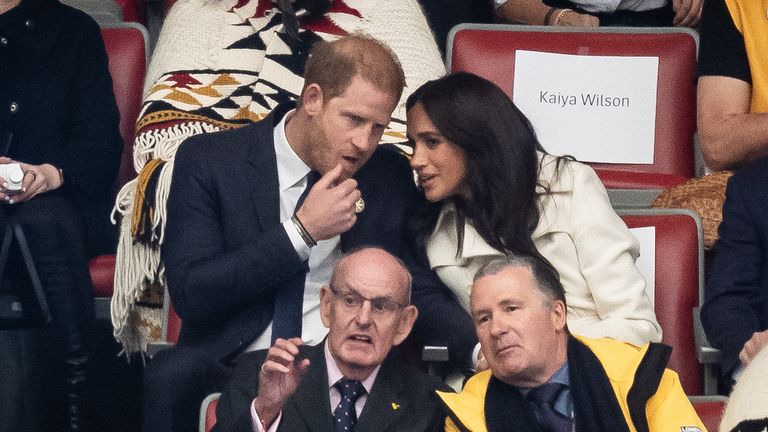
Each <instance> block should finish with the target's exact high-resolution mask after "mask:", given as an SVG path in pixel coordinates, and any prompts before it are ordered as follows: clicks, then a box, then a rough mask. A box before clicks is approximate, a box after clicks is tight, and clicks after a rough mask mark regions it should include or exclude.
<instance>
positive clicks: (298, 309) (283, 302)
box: [272, 171, 320, 343]
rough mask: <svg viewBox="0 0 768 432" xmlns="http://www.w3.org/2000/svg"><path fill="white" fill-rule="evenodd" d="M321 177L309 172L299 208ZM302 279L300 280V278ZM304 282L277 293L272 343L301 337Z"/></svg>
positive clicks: (298, 204) (297, 280) (307, 263)
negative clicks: (281, 339)
mask: <svg viewBox="0 0 768 432" xmlns="http://www.w3.org/2000/svg"><path fill="white" fill-rule="evenodd" d="M319 179H320V173H318V172H317V171H310V172H309V174H307V187H305V188H304V192H302V193H301V196H299V200H298V202H297V203H296V209H295V210H294V212H296V210H298V209H299V208H300V207H301V205H302V204H303V203H304V199H305V198H307V194H309V190H310V189H312V186H314V185H315V183H317V181H318V180H319ZM304 271H305V272H308V271H309V260H307V261H304ZM299 279H300V280H299ZM304 284H305V278H304V277H302V278H296V281H295V284H291V283H289V284H286V285H285V286H283V287H282V289H280V291H278V292H277V295H275V307H274V315H273V318H272V343H275V339H277V338H283V339H289V338H292V337H301V316H302V308H303V306H304Z"/></svg>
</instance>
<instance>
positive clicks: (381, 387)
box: [214, 344, 450, 432]
mask: <svg viewBox="0 0 768 432" xmlns="http://www.w3.org/2000/svg"><path fill="white" fill-rule="evenodd" d="M323 347H324V345H323V344H319V345H316V346H302V347H300V350H301V351H300V352H301V354H300V355H301V356H303V357H304V358H307V359H309V361H310V366H309V370H308V371H307V372H306V375H304V377H303V378H302V380H301V384H300V385H299V388H298V389H297V390H296V392H295V393H294V394H293V395H292V396H291V397H290V398H288V401H287V402H286V404H285V406H284V407H283V412H282V418H281V420H280V425H279V427H278V429H277V430H278V432H282V431H287V432H331V431H334V430H335V429H334V427H333V416H332V414H331V402H330V397H329V394H328V369H327V367H326V363H325V354H324V348H323ZM266 353H267V352H266V350H261V351H254V352H250V353H247V354H245V355H243V356H241V357H240V358H239V359H238V362H237V367H236V368H235V372H234V375H233V376H232V379H231V380H230V381H229V384H228V385H227V388H226V389H225V390H224V392H223V393H222V395H221V399H219V404H218V407H217V409H216V427H215V428H214V431H216V432H246V431H249V432H250V431H252V430H253V426H252V424H253V423H252V419H251V402H252V401H253V399H254V398H255V397H256V393H257V391H258V388H259V368H260V367H261V365H262V363H264V359H265V358H266ZM435 390H442V391H446V390H449V391H450V388H448V387H447V386H446V385H445V384H443V383H442V382H441V381H439V380H438V379H437V378H434V377H431V376H429V375H427V374H425V373H423V372H421V371H417V370H415V369H413V368H411V367H408V366H405V365H403V364H401V363H398V361H397V359H396V356H394V355H392V354H390V356H389V357H387V359H386V360H385V361H384V363H383V364H382V365H381V368H380V369H379V373H378V375H377V376H376V381H374V383H373V387H372V388H371V393H370V394H369V395H368V400H367V401H366V403H365V406H364V407H363V411H362V412H361V413H360V416H359V418H358V421H357V423H356V425H355V432H382V431H409V432H426V431H437V430H443V423H444V419H445V414H444V413H443V411H442V409H441V408H440V406H439V405H438V401H437V397H435V395H434V391H435Z"/></svg>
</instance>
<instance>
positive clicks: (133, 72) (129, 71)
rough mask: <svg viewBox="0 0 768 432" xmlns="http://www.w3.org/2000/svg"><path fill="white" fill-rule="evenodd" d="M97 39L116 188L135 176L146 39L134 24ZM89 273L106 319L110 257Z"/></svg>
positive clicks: (100, 259) (98, 259)
mask: <svg viewBox="0 0 768 432" xmlns="http://www.w3.org/2000/svg"><path fill="white" fill-rule="evenodd" d="M101 36H102V38H103V39H104V46H105V47H106V50H107V56H108V57H109V72H110V73H111V75H112V85H113V89H114V92H115V100H116V101H117V108H118V110H119V111H120V135H121V136H122V137H123V156H122V159H121V162H120V169H119V171H118V178H117V184H116V186H117V187H118V188H119V187H122V186H123V185H124V184H125V183H127V182H128V181H129V180H131V179H132V178H133V177H134V175H135V174H134V173H135V172H134V170H133V139H134V134H135V131H136V119H137V118H138V116H139V109H140V108H141V96H142V90H143V86H144V76H145V75H146V70H147V51H148V36H147V31H146V29H144V27H142V26H141V25H140V24H135V23H126V24H121V25H119V26H116V27H109V28H102V30H101ZM90 270H91V280H92V281H93V289H94V296H95V297H96V298H97V301H96V311H97V316H99V317H105V316H109V313H108V310H109V298H110V297H112V292H113V280H114V274H115V257H114V255H102V256H97V257H95V258H93V259H92V260H91V262H90Z"/></svg>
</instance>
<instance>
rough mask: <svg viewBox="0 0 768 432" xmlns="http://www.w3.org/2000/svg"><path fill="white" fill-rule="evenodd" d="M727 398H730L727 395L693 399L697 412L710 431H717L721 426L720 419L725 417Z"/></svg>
mask: <svg viewBox="0 0 768 432" xmlns="http://www.w3.org/2000/svg"><path fill="white" fill-rule="evenodd" d="M727 400H728V398H726V397H725V396H703V397H694V398H692V399H691V403H692V404H693V408H694V409H695V410H696V414H698V415H699V418H700V419H701V421H702V423H704V426H706V428H707V430H708V431H710V432H715V431H717V430H718V429H719V428H720V421H721V420H722V419H723V411H724V410H725V403H726V401H727Z"/></svg>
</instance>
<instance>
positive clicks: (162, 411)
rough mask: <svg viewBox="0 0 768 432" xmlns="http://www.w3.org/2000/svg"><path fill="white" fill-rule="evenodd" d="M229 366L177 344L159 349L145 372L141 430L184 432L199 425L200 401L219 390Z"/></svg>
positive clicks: (227, 376)
mask: <svg viewBox="0 0 768 432" xmlns="http://www.w3.org/2000/svg"><path fill="white" fill-rule="evenodd" d="M231 373H232V368H231V367H229V366H225V365H224V364H222V363H220V362H218V361H216V360H213V359H211V358H209V357H207V356H206V355H205V354H204V353H203V352H202V351H200V350H199V349H195V348H191V347H185V346H177V347H173V348H170V349H167V350H163V351H160V352H159V353H158V354H157V355H156V356H155V357H154V358H153V359H152V360H150V361H149V364H148V365H147V369H146V370H145V371H144V393H143V401H142V416H143V429H142V430H143V431H144V432H171V431H175V432H184V431H195V430H197V428H198V422H199V418H200V417H199V414H200V404H201V403H202V402H203V399H205V397H206V396H207V395H209V394H210V393H214V392H220V391H222V389H223V388H224V385H225V384H226V382H227V380H228V379H229V377H230V375H231Z"/></svg>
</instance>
